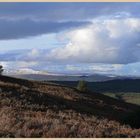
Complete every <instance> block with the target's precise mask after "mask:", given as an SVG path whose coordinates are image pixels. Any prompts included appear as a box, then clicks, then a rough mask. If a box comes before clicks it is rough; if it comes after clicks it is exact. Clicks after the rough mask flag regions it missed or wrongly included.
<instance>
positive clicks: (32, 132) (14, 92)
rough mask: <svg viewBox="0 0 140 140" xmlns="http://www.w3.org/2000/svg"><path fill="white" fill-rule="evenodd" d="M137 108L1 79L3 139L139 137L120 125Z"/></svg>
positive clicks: (0, 129)
mask: <svg viewBox="0 0 140 140" xmlns="http://www.w3.org/2000/svg"><path fill="white" fill-rule="evenodd" d="M27 83H28V84H27ZM137 109H138V107H137V106H134V105H131V104H126V103H123V102H118V101H117V100H114V99H111V98H109V97H106V96H104V95H99V94H92V95H91V94H87V93H80V92H78V91H77V90H75V89H71V88H67V87H63V86H58V85H53V84H49V83H47V84H46V83H41V82H30V81H24V80H23V81H22V80H14V81H13V82H11V81H10V82H9V80H7V82H6V80H1V82H0V137H51V138H53V137H82V138H83V137H140V129H132V128H131V127H130V126H129V125H123V124H120V123H119V122H118V121H120V118H121V117H125V115H127V114H128V113H130V112H133V111H134V110H137ZM112 113H113V114H112ZM120 122H121V121H120Z"/></svg>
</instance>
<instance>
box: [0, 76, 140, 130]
mask: <svg viewBox="0 0 140 140" xmlns="http://www.w3.org/2000/svg"><path fill="white" fill-rule="evenodd" d="M0 80H1V81H5V82H7V81H8V82H11V83H18V84H21V85H24V86H27V87H32V86H33V84H34V83H33V82H31V81H28V80H19V79H15V78H10V77H3V76H0ZM57 86H59V85H57ZM62 87H63V86H62ZM2 90H4V91H7V92H8V91H9V90H10V91H11V92H12V93H11V92H9V93H8V94H7V95H6V96H8V97H9V98H10V99H11V98H14V99H15V100H17V101H18V100H19V101H21V102H22V101H24V103H23V104H24V106H22V107H20V108H21V109H22V110H28V109H29V110H33V111H43V112H45V111H47V110H48V108H50V109H52V110H55V111H59V110H66V109H72V110H75V111H76V112H79V113H83V114H87V115H95V116H98V117H100V118H108V119H109V120H117V121H119V122H120V123H123V124H124V123H126V124H130V125H131V126H132V127H137V128H139V127H140V124H139V122H140V120H139V118H138V117H137V118H136V117H135V112H136V114H137V112H139V110H140V106H138V105H133V104H130V103H125V102H123V101H118V100H116V99H113V98H110V97H107V96H105V95H102V94H99V93H90V92H88V93H81V92H78V91H77V90H76V89H75V91H76V92H78V93H79V94H80V95H81V96H80V98H78V99H76V100H69V99H64V98H63V97H58V96H56V95H51V93H47V92H39V91H36V90H33V89H31V88H28V89H26V90H23V91H18V90H16V89H14V88H13V87H9V88H6V89H2ZM138 114H139V113H138Z"/></svg>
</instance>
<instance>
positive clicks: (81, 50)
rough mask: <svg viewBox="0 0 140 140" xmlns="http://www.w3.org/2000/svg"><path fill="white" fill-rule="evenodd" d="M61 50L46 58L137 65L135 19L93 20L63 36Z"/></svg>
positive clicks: (138, 25)
mask: <svg viewBox="0 0 140 140" xmlns="http://www.w3.org/2000/svg"><path fill="white" fill-rule="evenodd" d="M63 36H65V37H66V39H69V43H68V44H67V45H66V46H65V47H63V48H62V47H61V48H56V49H53V50H52V51H51V53H50V54H49V56H48V58H49V59H54V60H56V61H65V62H85V63H114V64H117V63H120V64H121V63H122V64H126V63H133V62H137V61H140V57H139V54H140V48H139V47H138V44H139V43H140V19H139V18H130V17H128V18H126V17H125V18H115V17H114V18H97V19H94V20H93V21H92V24H91V25H87V26H85V27H82V28H78V29H75V30H72V31H69V32H66V33H65V34H64V35H63Z"/></svg>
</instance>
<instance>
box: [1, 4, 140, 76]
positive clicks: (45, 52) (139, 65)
mask: <svg viewBox="0 0 140 140" xmlns="http://www.w3.org/2000/svg"><path fill="white" fill-rule="evenodd" d="M139 9H140V3H138V2H130V3H129V2H126V3H123V2H121V3H119V2H113V3H111V2H106V3H104V2H99V3H98V2H91V3H90V2H84V3H81V2H80V3H72V2H69V3H65V2H63V3H56V2H53V3H51V2H45V3H41V2H37V3H35V2H34V3H33V2H32V3H26V2H24V3H18V2H14V3H0V64H1V65H3V66H4V69H5V71H10V70H19V69H23V70H30V69H31V70H34V71H48V72H54V73H90V74H95V73H98V74H115V75H133V76H140V55H139V54H140V10H139Z"/></svg>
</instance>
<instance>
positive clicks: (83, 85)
mask: <svg viewBox="0 0 140 140" xmlns="http://www.w3.org/2000/svg"><path fill="white" fill-rule="evenodd" d="M77 89H78V90H79V91H82V92H85V91H87V90H88V88H87V83H86V81H84V80H81V81H79V82H78V85H77Z"/></svg>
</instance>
